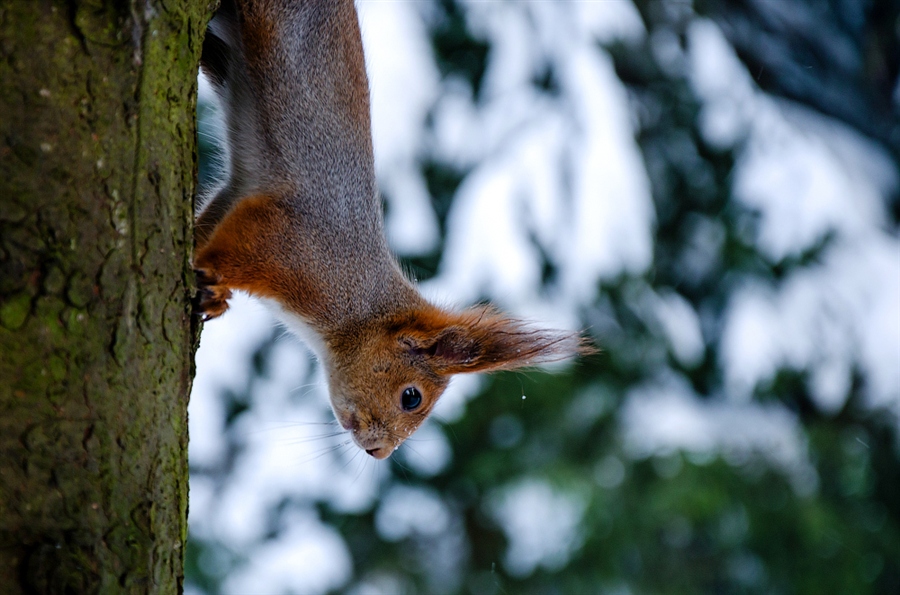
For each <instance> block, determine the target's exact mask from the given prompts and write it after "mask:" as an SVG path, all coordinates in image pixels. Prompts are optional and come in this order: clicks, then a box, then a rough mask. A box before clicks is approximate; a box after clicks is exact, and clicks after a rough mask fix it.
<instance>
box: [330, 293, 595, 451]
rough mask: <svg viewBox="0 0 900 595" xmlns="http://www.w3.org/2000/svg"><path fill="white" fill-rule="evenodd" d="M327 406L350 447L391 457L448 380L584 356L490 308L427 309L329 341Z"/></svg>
mask: <svg viewBox="0 0 900 595" xmlns="http://www.w3.org/2000/svg"><path fill="white" fill-rule="evenodd" d="M326 343H327V345H328V351H329V356H330V357H329V358H328V359H329V362H328V365H327V367H328V375H329V379H328V381H329V389H330V390H329V392H330V395H331V406H332V409H333V410H334V414H335V416H336V417H337V420H338V422H339V423H340V424H341V426H343V427H344V429H346V430H349V431H350V433H351V435H352V437H353V441H354V442H355V443H356V444H357V446H359V447H360V448H361V449H363V450H365V451H366V452H367V453H368V454H370V455H371V456H373V457H375V458H376V459H384V458H386V457H388V456H390V454H391V453H393V452H394V451H395V450H396V449H397V447H399V446H400V444H402V443H403V441H404V440H406V439H407V438H408V437H409V436H410V435H411V434H412V433H413V432H414V431H415V430H416V429H417V428H418V427H419V426H420V425H421V424H422V422H423V421H425V419H426V418H427V417H428V414H429V413H430V412H431V410H432V408H433V407H434V405H435V404H436V403H437V400H438V398H439V397H440V396H441V394H442V393H443V392H444V389H446V388H447V385H448V384H449V382H450V377H451V376H452V375H453V374H459V373H467V372H487V371H493V370H508V369H515V368H521V367H526V366H531V365H535V364H539V363H543V362H549V361H555V360H560V359H563V358H566V357H569V356H571V355H574V354H575V353H579V352H587V351H588V348H586V347H585V345H584V344H583V341H582V339H581V338H580V337H579V336H577V335H573V334H570V333H564V332H559V331H547V330H539V329H534V328H531V327H529V326H528V325H527V324H526V323H524V322H522V321H519V320H516V319H512V318H507V317H505V316H503V315H501V314H499V313H498V312H496V311H495V310H494V309H493V308H491V307H479V308H474V309H471V310H468V311H465V312H461V313H452V312H446V311H444V310H441V309H439V308H437V307H434V306H430V305H426V306H422V307H419V308H416V309H415V310H412V311H408V312H404V313H402V314H399V315H394V316H388V317H384V318H381V319H378V320H374V321H367V322H366V323H364V324H356V325H352V324H351V325H347V326H346V327H345V328H343V329H342V330H341V331H340V332H337V333H334V334H332V335H331V336H330V337H329V338H328V339H327V340H326Z"/></svg>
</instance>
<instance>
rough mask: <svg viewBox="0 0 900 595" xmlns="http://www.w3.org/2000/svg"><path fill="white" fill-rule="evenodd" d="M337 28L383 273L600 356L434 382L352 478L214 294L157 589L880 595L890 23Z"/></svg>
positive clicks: (891, 568) (558, 15)
mask: <svg viewBox="0 0 900 595" xmlns="http://www.w3.org/2000/svg"><path fill="white" fill-rule="evenodd" d="M357 6H358V9H359V14H360V22H361V27H362V31H363V37H364V43H365V49H366V52H367V56H366V58H367V66H368V70H369V76H370V83H371V90H372V102H373V103H372V109H373V130H374V142H375V153H376V161H377V171H378V175H379V183H380V188H381V192H382V194H383V198H384V202H385V209H386V227H387V232H388V236H389V239H390V242H391V244H392V246H393V248H394V250H395V251H396V253H397V254H398V255H399V257H400V258H401V260H402V261H403V263H404V265H405V266H406V267H407V268H408V270H409V271H410V272H411V274H412V275H413V276H415V277H416V278H417V279H418V280H419V281H420V283H421V286H422V287H423V290H424V292H425V293H426V294H427V295H428V296H430V297H431V298H433V299H435V300H438V301H439V302H441V303H444V304H455V305H458V306H465V305H469V304H472V303H475V302H479V301H482V300H491V301H494V302H496V303H497V304H498V305H500V306H501V307H502V308H504V309H505V310H507V311H510V312H512V313H514V314H517V315H520V316H525V317H529V318H532V319H535V320H538V321H541V323H542V324H545V325H547V326H557V327H562V328H569V329H587V330H586V334H587V335H589V336H590V338H591V340H592V341H593V342H594V343H595V344H596V345H597V346H598V347H599V348H600V349H601V350H602V351H601V353H600V354H598V355H596V356H591V357H589V358H586V359H583V360H581V361H577V362H571V363H567V364H562V365H557V366H554V367H552V368H548V369H541V370H535V371H528V372H525V373H502V374H496V375H493V376H485V377H458V378H457V379H456V380H455V381H454V383H453V384H452V385H451V388H450V390H448V392H447V394H446V395H445V396H444V397H443V398H442V400H441V402H440V404H439V405H438V408H437V409H436V412H435V414H434V415H433V417H432V418H431V420H430V422H428V424H427V425H426V426H424V427H423V428H422V429H421V430H420V431H419V432H418V433H417V434H415V435H414V436H413V437H412V439H410V440H409V441H408V442H407V443H406V444H405V445H404V446H403V447H402V448H401V449H400V450H399V451H398V452H397V453H395V455H394V456H392V457H391V458H390V459H388V460H386V461H381V462H379V461H374V460H372V459H371V458H369V457H366V456H365V454H364V453H362V452H361V451H359V450H358V449H357V448H356V447H355V446H353V445H351V444H349V443H348V440H347V437H346V436H345V435H343V434H340V433H339V430H340V428H339V427H338V426H336V425H334V424H333V423H332V415H331V412H330V409H329V407H328V404H327V394H326V388H325V384H324V381H323V379H322V376H321V370H320V368H319V366H318V364H317V363H316V362H315V361H314V360H313V359H312V358H311V357H310V355H309V354H308V352H307V351H306V349H305V348H304V347H303V345H302V344H300V343H299V342H298V341H297V340H296V339H294V338H292V337H290V336H287V335H285V334H284V332H283V331H282V330H279V329H277V328H275V326H274V323H273V321H272V320H271V318H270V317H269V315H268V313H267V312H266V311H265V310H263V309H262V307H261V306H259V305H258V304H255V303H254V302H253V301H252V300H251V299H249V298H246V297H244V296H237V297H236V298H235V299H234V300H233V302H232V308H231V310H230V311H229V312H228V313H227V314H226V315H225V316H224V317H222V318H221V319H218V320H215V321H213V322H210V323H208V324H206V325H205V328H204V330H203V336H202V341H201V346H200V351H199V353H198V354H197V377H196V380H195V383H194V392H193V395H192V398H191V403H190V421H191V425H190V433H191V442H190V462H191V486H190V488H191V492H190V497H191V499H190V536H189V541H188V552H187V568H186V572H187V585H186V592H187V593H190V594H191V595H198V594H200V593H235V594H240V593H260V594H280V593H298V594H317V593H331V592H341V593H355V594H363V593H384V594H400V593H434V594H444V593H447V594H449V593H473V594H494V593H496V594H510V593H560V594H566V593H635V594H637V593H815V594H821V593H854V594H858V593H885V594H895V593H898V592H900V438H898V428H900V239H898V238H900V234H898V224H900V185H898V183H900V176H898V172H900V169H898V163H900V117H898V114H900V81H898V65H900V41H898V39H900V20H898V13H900V5H898V3H896V2H894V1H893V0H777V1H776V0H694V1H693V2H691V1H690V0H677V1H676V0H668V1H666V0H610V1H572V2H567V1H562V0H560V1H536V0H531V1H528V0H525V1H519V2H516V1H512V0H510V1H501V0H492V1H477V0H417V1H403V0H396V1H375V0H371V1H368V0H360V1H358V2H357ZM199 118H200V130H201V137H200V140H201V148H202V151H203V152H202V154H201V176H202V183H203V184H205V185H206V186H207V187H209V185H210V184H212V183H213V182H212V180H214V179H215V177H216V175H217V169H218V166H217V163H219V162H220V156H221V150H220V149H219V148H218V147H217V145H216V143H215V140H214V139H215V137H216V126H217V124H216V122H217V112H216V107H215V104H214V101H213V98H212V97H211V94H210V93H209V89H208V87H207V86H206V85H205V84H204V83H203V82H202V81H201V103H200V108H199Z"/></svg>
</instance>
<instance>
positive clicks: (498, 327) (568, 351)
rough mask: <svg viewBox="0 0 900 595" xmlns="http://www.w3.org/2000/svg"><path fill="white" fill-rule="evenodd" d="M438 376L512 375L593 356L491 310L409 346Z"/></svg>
mask: <svg viewBox="0 0 900 595" xmlns="http://www.w3.org/2000/svg"><path fill="white" fill-rule="evenodd" d="M409 351H410V353H411V354H413V355H417V356H421V357H424V358H425V359H426V361H427V362H428V364H429V365H430V366H431V367H432V369H434V371H435V372H437V373H438V374H460V373H464V372H487V371H492V370H511V369H515V368H522V367H527V366H533V365H536V364H540V363H544V362H551V361H557V360H561V359H565V358H567V357H570V356H573V355H576V354H587V353H590V352H592V351H593V349H591V348H590V347H589V346H587V345H586V344H585V343H584V340H583V339H582V338H581V337H580V336H578V335H576V334H571V333H566V332H563V331H553V330H543V329H535V328H532V327H530V326H529V325H528V324H527V323H525V322H523V321H521V320H516V319H514V318H507V317H505V316H502V315H501V314H499V313H498V312H496V311H495V310H494V309H492V308H490V307H484V308H476V309H473V310H469V311H467V312H463V313H461V314H456V315H451V317H450V320H448V321H446V325H445V326H444V327H443V328H441V329H438V330H436V331H435V332H434V334H432V335H431V336H430V337H428V338H427V339H426V338H423V339H421V340H420V341H416V342H415V344H414V345H410V346H409Z"/></svg>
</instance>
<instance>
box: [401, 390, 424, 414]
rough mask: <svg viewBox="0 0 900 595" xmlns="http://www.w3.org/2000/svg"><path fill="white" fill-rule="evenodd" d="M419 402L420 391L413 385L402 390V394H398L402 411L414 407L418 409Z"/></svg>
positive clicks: (411, 409) (420, 399) (420, 400)
mask: <svg viewBox="0 0 900 595" xmlns="http://www.w3.org/2000/svg"><path fill="white" fill-rule="evenodd" d="M421 404H422V393H420V392H419V389H417V388H415V387H413V386H411V387H409V388H408V389H406V390H405V391H403V395H401V396H400V405H401V406H402V407H403V410H404V411H414V410H415V409H418V407H419V405H421Z"/></svg>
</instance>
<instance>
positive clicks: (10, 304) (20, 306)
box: [0, 292, 31, 331]
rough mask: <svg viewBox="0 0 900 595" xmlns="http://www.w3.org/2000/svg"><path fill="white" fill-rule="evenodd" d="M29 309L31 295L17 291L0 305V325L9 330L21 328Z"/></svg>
mask: <svg viewBox="0 0 900 595" xmlns="http://www.w3.org/2000/svg"><path fill="white" fill-rule="evenodd" d="M30 311H31V296H30V295H29V294H28V293H25V292H23V293H19V294H18V295H15V296H13V297H12V298H10V299H9V300H7V301H6V303H4V304H3V305H2V306H0V325H3V327H4V328H7V329H9V330H11V331H14V330H18V329H20V328H22V325H24V324H25V321H26V320H27V319H28V314H29V312H30Z"/></svg>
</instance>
